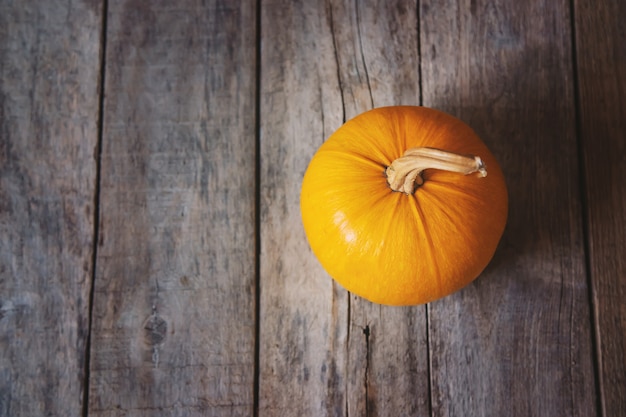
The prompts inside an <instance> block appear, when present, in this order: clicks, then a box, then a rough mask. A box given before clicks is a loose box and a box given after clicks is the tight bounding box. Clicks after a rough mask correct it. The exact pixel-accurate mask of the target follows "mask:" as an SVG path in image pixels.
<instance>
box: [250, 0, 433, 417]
mask: <svg viewBox="0 0 626 417" xmlns="http://www.w3.org/2000/svg"><path fill="white" fill-rule="evenodd" d="M262 7H263V9H262V24H261V30H262V45H263V48H262V50H261V52H262V59H261V74H262V79H261V98H262V101H261V129H262V133H263V134H262V138H261V162H262V167H261V175H262V177H261V183H262V188H261V198H262V200H261V225H262V228H261V237H262V241H261V248H262V258H261V263H262V264H261V285H262V287H261V288H262V292H261V295H262V296H261V320H262V321H261V332H260V333H261V343H260V346H261V369H260V393H261V396H260V415H276V414H280V415H281V416H302V415H366V414H367V413H370V414H378V415H425V414H427V413H428V376H427V375H428V371H427V347H426V327H425V324H426V323H425V310H424V308H423V307H418V308H414V309H393V308H387V307H380V306H378V305H373V304H371V303H369V302H366V301H363V300H360V299H357V298H354V299H352V298H348V296H347V293H346V292H345V291H344V290H343V289H341V288H339V287H337V285H335V284H333V283H332V281H331V279H330V278H329V277H328V276H327V275H326V274H325V273H324V272H323V271H322V270H321V268H320V266H319V264H318V263H317V261H316V260H315V259H314V258H313V255H312V254H311V253H310V250H309V248H308V245H307V244H306V239H305V237H304V233H303V231H302V226H301V220H300V212H299V194H300V184H301V179H302V176H303V174H304V171H305V169H306V167H307V164H308V162H309V160H310V158H311V156H312V155H313V153H314V152H315V151H316V150H317V148H318V147H319V145H321V143H322V142H323V141H324V140H325V139H326V138H327V137H328V136H329V135H330V134H331V133H332V132H333V131H334V130H335V129H337V128H338V127H339V126H340V125H341V124H342V123H343V121H344V120H345V119H346V118H350V117H354V116H356V115H357V114H358V113H360V112H363V111H365V110H368V109H370V108H372V107H373V106H382V105H391V104H418V102H419V76H418V74H419V70H418V46H417V10H416V2H414V1H413V2H406V1H398V2H384V3H380V4H375V3H374V2H348V1H331V2H321V1H319V2H289V1H283V2H263V3H262ZM284 387H290V388H289V389H288V390H285V389H284Z"/></svg>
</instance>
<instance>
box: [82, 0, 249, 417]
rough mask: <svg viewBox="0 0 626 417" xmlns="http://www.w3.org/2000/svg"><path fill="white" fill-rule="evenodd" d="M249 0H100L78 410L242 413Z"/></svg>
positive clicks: (245, 401)
mask: <svg viewBox="0 0 626 417" xmlns="http://www.w3.org/2000/svg"><path fill="white" fill-rule="evenodd" d="M255 12H256V6H255V3H254V2H253V1H238V2H227V3H226V2H216V1H211V2H206V3H203V4H200V3H198V2H194V1H179V2H154V3H151V2H142V1H122V2H114V3H110V4H109V14H108V19H107V22H108V31H107V50H106V74H105V102H104V134H103V149H102V173H101V178H102V181H101V213H102V214H101V218H100V234H99V242H98V251H97V263H96V279H95V284H94V285H95V293H94V310H93V322H94V325H93V335H92V340H93V342H92V354H91V359H92V360H91V381H90V397H89V400H90V401H89V415H90V416H118V415H119V416H121V415H124V416H148V415H155V414H157V413H158V414H160V415H168V416H194V415H197V416H200V415H201V416H248V415H251V414H252V412H253V404H254V367H255V363H254V358H255V354H254V350H255V341H254V338H255V253H256V249H255V245H256V243H255V201H254V197H255V191H254V190H255V168H254V167H255V160H256V156H255V80H256V75H255V73H256V68H255V54H256V53H255V51H256V49H255V45H256V38H255V34H256V32H255V26H254V24H252V23H253V22H255V21H256V17H255Z"/></svg>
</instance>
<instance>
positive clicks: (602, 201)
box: [574, 0, 626, 417]
mask: <svg viewBox="0 0 626 417" xmlns="http://www.w3.org/2000/svg"><path fill="white" fill-rule="evenodd" d="M574 6H575V7H574V12H575V13H574V16H575V18H576V20H575V25H574V27H575V29H576V51H577V64H578V65H577V67H578V72H577V74H578V86H579V110H580V111H579V123H580V139H581V145H582V146H581V150H582V152H583V155H584V160H583V167H584V172H583V175H584V183H585V184H586V190H585V192H586V202H587V225H588V238H589V261H590V274H591V279H592V288H593V304H594V308H595V322H596V335H597V353H598V361H597V362H598V371H599V376H600V378H599V386H600V395H601V400H602V401H601V406H602V414H603V415H604V416H607V417H608V416H623V415H626V301H625V300H626V281H625V278H624V277H626V185H625V183H624V178H626V157H625V156H624V155H626V98H625V97H626V82H625V80H626V48H625V47H624V45H626V29H625V28H626V27H625V24H624V22H625V21H626V3H624V2H623V1H619V0H613V1H603V2H595V1H585V0H578V1H576V2H574Z"/></svg>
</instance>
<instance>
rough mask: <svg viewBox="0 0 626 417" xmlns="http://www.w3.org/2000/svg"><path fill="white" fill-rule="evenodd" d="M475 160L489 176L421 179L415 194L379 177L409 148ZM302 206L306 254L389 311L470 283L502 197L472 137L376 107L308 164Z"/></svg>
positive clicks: (495, 168) (501, 223)
mask: <svg viewBox="0 0 626 417" xmlns="http://www.w3.org/2000/svg"><path fill="white" fill-rule="evenodd" d="M416 147H430V148H437V149H441V150H445V151H449V152H454V153H458V154H462V155H477V156H480V158H482V160H483V161H484V163H485V165H486V168H487V171H488V175H487V176H486V177H485V178H479V177H478V176H477V175H472V174H470V175H462V174H459V173H455V172H448V171H443V170H439V169H427V170H425V171H424V172H423V174H422V178H423V179H424V183H423V184H422V185H420V186H419V187H418V188H417V189H416V190H415V192H414V193H413V194H406V193H403V192H397V191H393V190H392V189H391V188H390V186H389V184H388V182H387V176H386V173H385V170H386V168H387V167H388V166H390V164H391V163H392V162H393V161H394V160H396V159H397V158H399V157H401V156H402V155H403V154H404V152H405V151H406V150H407V149H410V148H416ZM300 208H301V214H302V221H303V226H304V230H305V233H306V236H307V239H308V242H309V245H310V246H311V249H312V251H313V253H314V254H315V256H316V257H317V259H318V260H319V262H320V263H321V265H322V266H323V267H324V269H325V270H326V271H327V272H328V274H329V275H330V276H331V277H332V278H334V279H335V280H336V281H337V282H339V283H340V284H341V285H342V286H343V287H344V288H345V289H347V290H348V291H350V292H352V293H354V294H356V295H359V296H361V297H363V298H365V299H367V300H369V301H372V302H375V303H379V304H386V305H416V304H423V303H427V302H430V301H433V300H436V299H439V298H441V297H444V296H446V295H448V294H451V293H453V292H455V291H457V290H459V289H461V288H462V287H464V286H466V285H467V284H469V283H470V282H472V281H473V280H474V279H475V278H476V277H478V275H480V273H481V272H482V271H483V270H484V268H485V267H486V266H487V264H488V263H489V262H490V260H491V259H492V257H493V254H494V252H495V250H496V247H497V245H498V242H499V241H500V238H501V236H502V233H503V231H504V227H505V224H506V219H507V213H508V197H507V190H506V184H505V180H504V176H503V174H502V171H501V169H500V167H499V165H498V163H497V162H496V160H495V158H494V156H493V155H492V154H491V152H490V151H489V150H488V149H487V147H486V146H485V144H484V143H483V142H482V141H481V140H480V139H479V138H478V136H477V135H476V134H475V133H474V132H473V130H472V129H471V128H470V127H469V126H467V125H466V124H464V123H463V122H461V121H460V120H458V119H456V118H454V117H453V116H451V115H448V114H446V113H443V112H441V111H438V110H434V109H430V108H426V107H417V106H393V107H382V108H377V109H374V110H370V111H368V112H365V113H362V114H361V115H359V116H357V117H355V118H353V119H351V120H349V121H348V122H346V123H345V124H344V125H343V126H342V127H340V128H339V129H338V130H337V131H336V132H335V133H333V134H332V135H331V136H330V138H329V139H328V140H327V141H326V142H324V144H323V145H322V146H321V147H320V148H319V149H318V151H317V152H316V154H315V155H314V156H313V158H312V160H311V161H310V164H309V166H308V168H307V170H306V173H305V175H304V178H303V182H302V190H301V196H300Z"/></svg>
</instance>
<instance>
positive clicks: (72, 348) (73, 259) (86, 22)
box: [0, 0, 101, 417]
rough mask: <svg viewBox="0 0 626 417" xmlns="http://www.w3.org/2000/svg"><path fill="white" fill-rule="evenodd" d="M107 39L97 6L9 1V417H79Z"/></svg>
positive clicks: (1, 140)
mask: <svg viewBox="0 0 626 417" xmlns="http://www.w3.org/2000/svg"><path fill="white" fill-rule="evenodd" d="M18 3H19V4H18ZM100 30H101V10H100V4H99V2H96V1H93V2H85V1H65V0H54V1H49V2H46V3H45V5H44V4H42V3H41V2H36V1H22V2H6V1H3V2H0V416H7V417H9V416H43V415H55V416H77V415H80V414H81V413H82V408H83V405H82V404H83V396H84V395H83V394H84V384H85V360H86V359H85V358H86V356H85V346H86V340H87V336H88V328H89V319H88V317H89V292H90V288H91V276H92V263H91V258H92V247H93V235H94V224H93V221H94V196H95V185H96V184H95V181H96V161H95V159H94V158H93V156H94V150H95V149H96V146H97V141H98V103H99V96H98V76H99V69H100V65H99V62H100V58H99V56H100Z"/></svg>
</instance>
